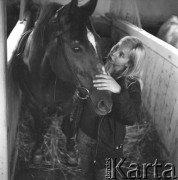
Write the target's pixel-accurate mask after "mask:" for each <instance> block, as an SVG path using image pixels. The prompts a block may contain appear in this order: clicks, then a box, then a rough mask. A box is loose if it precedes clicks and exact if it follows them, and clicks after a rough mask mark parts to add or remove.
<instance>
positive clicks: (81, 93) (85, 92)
mask: <svg viewBox="0 0 178 180" xmlns="http://www.w3.org/2000/svg"><path fill="white" fill-rule="evenodd" d="M63 8H64V6H62V7H61V8H59V9H58V10H57V11H56V14H55V18H57V22H58V26H59V29H60V28H61V27H62V25H63V24H62V23H60V21H59V20H58V16H59V12H60V11H61V10H62V9H63ZM60 25H61V26H60ZM62 34H63V32H62V31H61V32H60V33H59V34H58V38H59V40H60V44H61V48H62V53H63V55H64V58H65V59H66V61H65V62H66V64H67V66H68V68H69V69H70V71H71V72H72V74H73V75H74V77H75V84H76V87H77V88H76V95H77V97H78V98H79V99H88V98H89V94H90V91H89V89H87V88H86V87H83V86H82V84H81V82H80V80H79V78H78V77H77V75H76V74H75V72H74V70H73V68H72V65H71V64H70V61H69V59H68V57H67V54H66V52H65V48H64V43H63V42H62Z"/></svg>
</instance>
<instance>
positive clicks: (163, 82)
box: [154, 61, 172, 143]
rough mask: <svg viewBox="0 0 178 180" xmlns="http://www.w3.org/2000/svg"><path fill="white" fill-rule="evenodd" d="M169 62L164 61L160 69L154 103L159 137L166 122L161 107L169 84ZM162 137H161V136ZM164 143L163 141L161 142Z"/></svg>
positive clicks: (162, 133) (162, 134)
mask: <svg viewBox="0 0 178 180" xmlns="http://www.w3.org/2000/svg"><path fill="white" fill-rule="evenodd" d="M171 66H172V65H171V64H170V63H168V62H167V61H164V64H163V68H162V70H161V76H160V79H159V87H158V93H157V99H156V104H155V116H154V121H155V125H156V127H157V130H158V133H159V135H160V137H163V136H164V133H165V132H164V131H162V129H163V127H164V124H165V123H166V122H165V121H166V119H162V116H161V115H162V113H164V112H163V107H164V104H165V103H166V102H165V97H166V94H167V89H168V86H169V71H170V69H171ZM161 139H162V138H161ZM163 143H164V142H163Z"/></svg>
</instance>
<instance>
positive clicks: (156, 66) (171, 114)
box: [112, 20, 178, 173]
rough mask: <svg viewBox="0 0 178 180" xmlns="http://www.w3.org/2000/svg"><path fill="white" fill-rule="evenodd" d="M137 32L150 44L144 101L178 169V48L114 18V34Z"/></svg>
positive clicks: (137, 35) (164, 150)
mask: <svg viewBox="0 0 178 180" xmlns="http://www.w3.org/2000/svg"><path fill="white" fill-rule="evenodd" d="M125 35H133V36H136V37H138V38H140V39H141V40H142V42H143V43H144V46H145V48H146V58H145V59H144V62H143V75H142V78H143V81H144V88H143V94H142V99H143V104H144V106H145V107H146V109H147V111H148V113H149V114H150V116H151V118H152V120H153V122H154V124H155V126H156V129H157V131H158V134H159V136H160V139H161V141H162V143H163V152H164V155H165V158H166V159H167V161H168V162H172V163H173V164H174V165H175V167H176V170H177V173H178V50H177V49H176V48H174V47H173V46H171V45H169V44H167V43H165V42H163V41H162V40H160V39H158V38H156V37H154V36H152V35H151V34H149V33H147V32H146V31H144V30H142V29H139V28H138V27H136V26H133V25H131V24H128V23H125V22H121V21H119V20H113V28H112V38H113V39H114V40H115V42H117V41H118V40H119V39H120V38H121V37H122V36H125Z"/></svg>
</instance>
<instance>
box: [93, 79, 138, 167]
mask: <svg viewBox="0 0 178 180" xmlns="http://www.w3.org/2000/svg"><path fill="white" fill-rule="evenodd" d="M117 82H118V84H119V85H120V86H121V92H120V93H119V94H114V93H113V94H112V100H113V108H112V111H111V113H109V114H108V115H106V116H104V117H103V118H102V119H101V122H100V124H99V128H98V141H97V149H96V154H95V165H96V167H97V168H99V169H100V168H104V167H105V162H106V161H105V158H118V159H119V158H121V157H123V141H124V137H125V134H126V127H125V125H133V124H134V123H135V122H136V121H137V120H138V118H139V112H140V104H141V88H140V83H139V81H138V80H135V79H130V78H129V79H128V78H127V79H126V78H125V77H122V78H120V79H118V80H117Z"/></svg>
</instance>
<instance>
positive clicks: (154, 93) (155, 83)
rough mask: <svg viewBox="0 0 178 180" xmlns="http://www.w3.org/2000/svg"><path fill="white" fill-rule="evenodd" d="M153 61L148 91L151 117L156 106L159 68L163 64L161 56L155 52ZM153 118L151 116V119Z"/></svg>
mask: <svg viewBox="0 0 178 180" xmlns="http://www.w3.org/2000/svg"><path fill="white" fill-rule="evenodd" d="M154 61H155V63H154V64H155V65H154V68H153V69H152V71H153V74H152V77H151V82H152V83H151V85H150V88H151V91H150V96H149V98H150V110H149V112H150V114H151V115H152V117H154V116H155V113H156V110H155V106H156V101H157V96H158V93H159V81H160V77H161V70H162V68H163V64H164V61H163V59H162V57H160V56H158V54H155V56H154ZM154 120H155V119H154V118H153V121H154Z"/></svg>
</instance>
